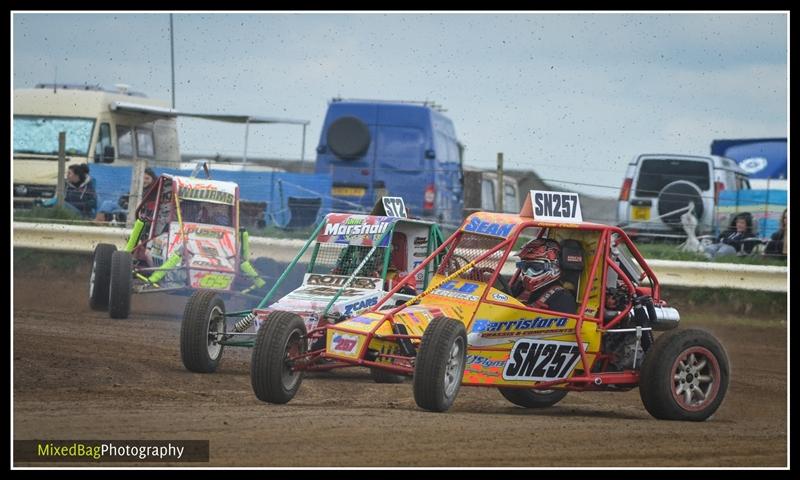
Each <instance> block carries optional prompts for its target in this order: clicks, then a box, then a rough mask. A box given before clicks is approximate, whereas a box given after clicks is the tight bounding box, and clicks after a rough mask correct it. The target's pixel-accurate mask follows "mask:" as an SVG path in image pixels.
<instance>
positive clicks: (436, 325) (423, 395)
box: [414, 317, 467, 412]
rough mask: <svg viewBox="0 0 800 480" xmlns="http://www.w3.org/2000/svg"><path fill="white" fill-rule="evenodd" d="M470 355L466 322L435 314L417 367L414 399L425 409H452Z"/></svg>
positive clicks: (423, 342) (421, 347)
mask: <svg viewBox="0 0 800 480" xmlns="http://www.w3.org/2000/svg"><path fill="white" fill-rule="evenodd" d="M466 356H467V332H466V329H465V328H464V324H463V323H461V322H459V321H458V320H453V319H452V318H447V317H436V318H434V319H433V320H432V321H431V323H430V324H429V325H428V328H426V329H425V334H424V335H423V336H422V342H421V343H420V346H419V353H418V354H417V364H416V367H415V369H414V400H416V402H417V405H419V406H420V408H424V409H425V410H431V411H434V412H444V411H445V410H447V409H449V408H450V407H451V406H452V405H453V402H454V401H455V399H456V395H458V390H459V389H460V388H461V379H462V378H463V377H464V364H465V362H466Z"/></svg>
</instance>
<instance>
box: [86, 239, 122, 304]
mask: <svg viewBox="0 0 800 480" xmlns="http://www.w3.org/2000/svg"><path fill="white" fill-rule="evenodd" d="M116 251H117V247H116V246H114V245H110V244H108V243H99V244H97V246H96V247H95V248H94V254H93V255H92V273H91V276H90V277H89V307H90V308H91V309H92V310H108V287H109V283H110V282H111V256H112V255H114V252H116Z"/></svg>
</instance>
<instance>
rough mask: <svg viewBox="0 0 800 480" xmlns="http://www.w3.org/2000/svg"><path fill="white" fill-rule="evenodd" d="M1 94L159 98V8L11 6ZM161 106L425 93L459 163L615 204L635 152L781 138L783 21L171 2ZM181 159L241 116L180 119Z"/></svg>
mask: <svg viewBox="0 0 800 480" xmlns="http://www.w3.org/2000/svg"><path fill="white" fill-rule="evenodd" d="M12 29H13V31H12V47H11V49H12V52H11V53H12V83H13V88H30V87H33V86H34V85H35V84H37V83H44V82H52V81H53V79H54V78H56V79H57V81H58V82H59V83H62V82H63V83H90V84H97V83H99V84H101V85H107V86H113V85H114V84H118V83H124V84H127V85H130V87H131V89H132V90H136V91H141V92H144V93H146V94H147V95H148V96H149V97H153V98H160V99H163V100H166V101H171V97H172V93H173V92H172V87H171V83H172V79H171V67H170V19H169V12H157V13H151V14H142V13H83V14H76V13H50V14H42V13H19V12H15V13H14V14H13V16H12ZM173 33H174V52H175V108H177V109H178V110H181V111H191V112H202V113H237V114H252V115H263V116H273V117H282V118H293V119H302V120H308V121H310V125H309V127H308V131H307V139H306V148H305V155H306V159H307V160H310V161H313V159H314V155H315V148H316V146H317V144H318V142H319V134H320V129H321V127H322V123H323V120H324V116H325V111H326V108H327V104H328V102H329V101H330V100H331V98H333V97H343V98H367V99H383V100H432V101H435V102H436V103H437V104H439V105H442V106H443V107H444V108H445V109H446V110H447V111H446V113H445V114H446V115H447V116H449V117H450V118H451V119H452V120H453V123H454V125H455V129H456V133H457V135H458V137H459V140H460V141H461V142H462V143H464V144H465V145H466V147H467V149H466V152H465V163H466V164H467V165H471V166H475V167H483V168H494V167H495V165H496V158H497V153H498V152H503V156H504V163H505V166H506V168H513V169H525V170H533V171H535V172H536V173H537V174H538V175H539V176H540V177H542V178H543V179H546V180H549V183H551V185H553V186H555V187H559V186H560V187H563V188H564V189H566V190H579V189H580V190H581V191H583V192H585V193H592V194H594V195H599V196H606V197H616V196H617V195H618V192H619V187H620V185H621V184H622V181H623V177H624V175H625V170H626V166H627V164H628V163H629V162H630V161H631V160H632V159H633V157H634V156H635V155H637V154H639V153H686V154H707V153H709V152H710V145H711V141H712V140H714V139H721V138H755V137H786V136H787V133H788V125H787V121H788V120H787V119H788V70H787V60H788V50H787V44H788V43H787V39H788V15H787V14H786V13H785V12H765V13H753V12H744V13H723V12H717V13H714V12H711V13H650V12H647V13H641V12H640V13H637V12H631V13H616V12H615V13H610V12H587V13H549V12H548V13H545V12H495V13H484V12H481V13H477V12H476V13H469V12H463V13H453V12H447V13H436V12H428V13H426V12H421V13H406V12H396V13H384V12H380V13H350V12H347V13H333V12H329V13H278V12H272V13H268V12H252V13H231V14H220V13H192V14H187V13H183V12H181V13H174V14H173ZM178 125H179V140H180V146H181V150H182V152H184V153H208V154H211V153H215V152H220V153H225V154H232V155H241V153H242V152H243V150H244V127H243V126H241V125H224V124H220V123H218V122H211V121H206V120H197V119H180V120H179V123H178ZM301 140H302V131H301V129H300V127H297V126H288V125H281V126H279V125H268V126H267V125H262V126H253V127H251V129H250V136H249V142H248V143H249V146H248V155H249V156H263V157H273V158H274V157H281V158H298V159H299V158H300V155H301V143H302V141H301Z"/></svg>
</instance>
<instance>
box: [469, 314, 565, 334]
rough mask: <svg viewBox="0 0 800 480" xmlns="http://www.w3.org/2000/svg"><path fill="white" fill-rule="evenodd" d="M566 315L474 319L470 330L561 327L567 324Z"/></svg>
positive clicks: (491, 330)
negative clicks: (494, 319)
mask: <svg viewBox="0 0 800 480" xmlns="http://www.w3.org/2000/svg"><path fill="white" fill-rule="evenodd" d="M567 321H568V318H567V317H560V318H558V317H554V318H544V317H537V318H520V319H519V320H511V321H504V322H493V321H491V320H481V319H478V320H475V322H474V323H473V324H472V329H471V330H470V331H471V332H482V333H493V332H512V331H523V330H534V329H543V328H551V327H563V326H565V325H566V324H567Z"/></svg>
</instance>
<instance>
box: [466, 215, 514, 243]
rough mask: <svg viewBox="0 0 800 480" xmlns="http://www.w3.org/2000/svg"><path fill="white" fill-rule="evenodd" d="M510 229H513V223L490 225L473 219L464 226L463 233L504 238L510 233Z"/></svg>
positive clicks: (490, 223) (478, 219)
mask: <svg viewBox="0 0 800 480" xmlns="http://www.w3.org/2000/svg"><path fill="white" fill-rule="evenodd" d="M512 228H514V224H513V223H505V224H501V223H492V222H484V221H483V220H481V219H480V218H473V219H472V220H470V222H469V223H468V224H466V225H465V226H464V231H467V232H475V233H482V234H484V235H493V236H495V237H503V238H505V237H507V236H508V234H509V233H511V229H512Z"/></svg>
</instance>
